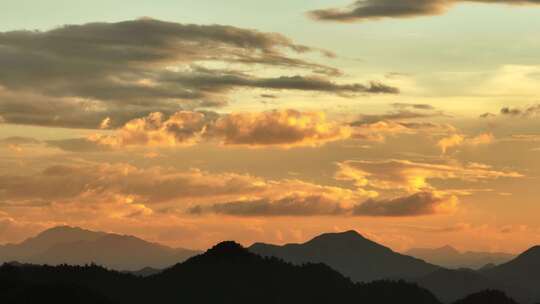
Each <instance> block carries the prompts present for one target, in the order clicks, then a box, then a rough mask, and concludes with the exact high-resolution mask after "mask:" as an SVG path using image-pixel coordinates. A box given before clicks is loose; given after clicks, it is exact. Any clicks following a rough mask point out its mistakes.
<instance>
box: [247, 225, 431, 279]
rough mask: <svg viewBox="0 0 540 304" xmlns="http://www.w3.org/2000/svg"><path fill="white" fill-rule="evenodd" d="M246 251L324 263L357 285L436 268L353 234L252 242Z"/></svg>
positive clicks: (413, 276) (295, 262) (418, 275)
mask: <svg viewBox="0 0 540 304" xmlns="http://www.w3.org/2000/svg"><path fill="white" fill-rule="evenodd" d="M249 250H250V251H251V252H254V253H257V254H260V255H262V256H273V257H278V258H281V259H283V260H285V261H288V262H291V263H294V264H297V265H300V264H303V263H307V262H310V263H325V264H326V265H328V266H330V267H332V268H333V269H335V270H337V271H339V272H341V273H342V274H344V275H345V276H347V277H349V278H351V279H352V280H354V281H357V282H369V281H373V280H380V279H387V278H415V277H421V276H424V275H427V274H429V273H431V272H433V271H436V270H437V269H439V267H438V266H435V265H432V264H428V263H426V262H424V261H422V260H419V259H416V258H413V257H410V256H406V255H402V254H399V253H397V252H394V251H392V250H391V249H390V248H387V247H384V246H382V245H379V244H377V243H375V242H373V241H370V240H368V239H367V238H364V237H363V236H362V235H360V234H359V233H357V232H356V231H347V232H343V233H327V234H323V235H320V236H317V237H315V238H314V239H312V240H310V241H308V242H306V243H303V244H287V245H284V246H276V245H268V244H262V243H256V244H253V245H252V246H251V247H249Z"/></svg>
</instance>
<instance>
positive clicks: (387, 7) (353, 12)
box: [309, 0, 540, 22]
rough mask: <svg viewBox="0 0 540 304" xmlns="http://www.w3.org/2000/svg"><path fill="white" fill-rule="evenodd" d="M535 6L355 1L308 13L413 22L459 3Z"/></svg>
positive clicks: (528, 1)
mask: <svg viewBox="0 0 540 304" xmlns="http://www.w3.org/2000/svg"><path fill="white" fill-rule="evenodd" d="M466 2H477V3H485V4H507V5H538V4H540V1H538V0H470V1H466V0H406V1H396V0H357V1H356V2H354V3H353V4H351V5H350V6H349V7H347V8H343V9H341V8H330V9H320V10H314V11H311V12H309V16H311V17H312V18H314V19H316V20H322V21H337V22H358V21H366V20H377V19H383V18H412V17H419V16H433V15H441V14H444V13H446V12H447V11H448V10H449V9H450V8H451V7H453V6H454V5H457V4H460V3H466Z"/></svg>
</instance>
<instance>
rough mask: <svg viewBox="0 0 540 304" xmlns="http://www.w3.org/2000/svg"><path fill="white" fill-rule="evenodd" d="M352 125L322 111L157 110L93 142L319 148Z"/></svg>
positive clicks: (346, 135)
mask: <svg viewBox="0 0 540 304" xmlns="http://www.w3.org/2000/svg"><path fill="white" fill-rule="evenodd" d="M350 132H351V131H350V128H349V127H348V126H344V125H340V124H338V123H335V122H330V121H327V120H326V117H325V115H324V113H322V112H300V111H296V110H274V111H268V112H256V113H232V114H223V115H219V114H216V113H213V112H193V111H181V112H177V113H175V114H173V115H171V116H169V117H168V118H165V117H164V115H163V114H162V113H152V114H150V115H148V116H147V117H144V118H139V119H134V120H132V121H130V122H128V123H127V124H126V125H124V126H123V127H122V128H120V129H118V130H116V131H115V134H114V135H109V136H103V135H96V136H93V137H90V138H89V140H90V141H93V142H96V143H98V144H101V145H105V146H110V147H121V146H181V145H191V144H195V143H198V142H200V141H203V140H204V141H212V140H217V141H218V142H220V143H221V144H223V145H229V146H249V147H262V146H279V147H295V146H319V145H322V144H324V143H326V142H331V141H336V140H342V139H346V138H349V136H350Z"/></svg>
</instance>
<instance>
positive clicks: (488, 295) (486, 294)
mask: <svg viewBox="0 0 540 304" xmlns="http://www.w3.org/2000/svg"><path fill="white" fill-rule="evenodd" d="M454 304H517V302H516V301H514V300H513V299H512V298H510V297H508V296H507V295H506V294H505V293H503V292H502V291H498V290H485V291H481V292H477V293H474V294H472V295H469V296H467V297H465V298H464V299H461V300H459V301H456V302H454Z"/></svg>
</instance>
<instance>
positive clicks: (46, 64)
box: [0, 19, 398, 128]
mask: <svg viewBox="0 0 540 304" xmlns="http://www.w3.org/2000/svg"><path fill="white" fill-rule="evenodd" d="M310 51H316V52H322V53H323V55H324V56H331V55H332V54H330V53H329V52H326V51H321V50H317V49H313V48H310V47H307V46H303V45H299V44H295V43H294V42H293V41H291V40H290V39H289V38H287V37H285V36H283V35H281V34H277V33H263V32H259V31H255V30H250V29H242V28H237V27H231V26H222V25H193V24H179V23H173V22H163V21H158V20H152V19H139V20H132V21H125V22H118V23H89V24H83V25H68V26H63V27H60V28H56V29H53V30H49V31H10V32H0V66H2V73H0V113H2V117H3V120H5V121H6V122H8V123H16V124H33V125H43V126H59V127H69V128H99V126H100V125H101V123H102V121H103V120H104V119H107V118H109V121H110V127H112V128H114V127H118V126H122V125H123V124H125V123H126V122H127V121H129V120H131V119H133V118H135V117H143V116H146V115H148V114H149V113H152V112H162V113H165V114H172V113H175V112H177V111H179V110H182V109H193V108H198V107H215V106H222V105H224V104H226V103H227V102H228V101H229V100H228V95H229V94H230V93H231V92H232V91H233V90H235V89H239V88H250V89H268V90H302V91H314V92H325V93H331V94H338V95H343V96H348V95H353V94H371V93H397V92H398V90H397V89H396V88H393V87H390V86H387V85H384V84H380V83H369V84H365V85H364V84H338V83H335V82H334V81H332V77H334V76H336V75H339V74H340V73H341V72H340V71H339V70H338V69H335V68H333V67H329V66H325V65H321V64H317V63H314V62H311V61H307V60H304V59H301V58H298V57H299V56H301V55H302V54H303V53H305V52H310ZM294 56H296V57H294ZM224 64H227V65H228V66H231V67H233V68H231V69H229V70H222V69H217V68H216V66H223V65H224ZM254 65H257V66H264V67H272V68H274V69H276V71H283V70H287V71H289V72H290V73H293V76H289V75H288V76H281V77H280V76H277V77H274V78H271V77H266V78H265V77H257V76H254V75H251V74H248V73H245V72H243V71H242V70H253V66H254ZM305 74H310V75H308V76H296V75H305ZM313 75H316V76H313Z"/></svg>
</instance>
